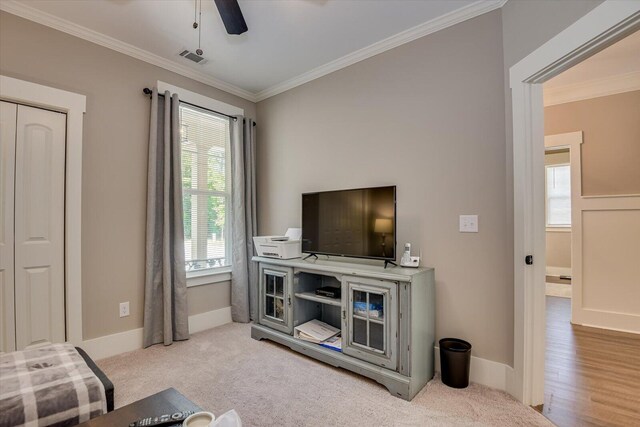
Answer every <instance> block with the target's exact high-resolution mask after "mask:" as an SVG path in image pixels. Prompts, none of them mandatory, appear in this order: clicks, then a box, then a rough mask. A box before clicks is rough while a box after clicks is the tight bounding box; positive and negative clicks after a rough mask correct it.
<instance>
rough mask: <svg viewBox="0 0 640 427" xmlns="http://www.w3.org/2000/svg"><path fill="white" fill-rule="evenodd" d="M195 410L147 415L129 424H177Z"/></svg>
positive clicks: (147, 426) (140, 426)
mask: <svg viewBox="0 0 640 427" xmlns="http://www.w3.org/2000/svg"><path fill="white" fill-rule="evenodd" d="M191 414H193V411H182V412H175V413H173V414H163V415H158V416H157V417H147V418H142V419H139V420H138V421H134V422H132V423H131V424H129V427H155V426H161V425H168V424H177V423H179V422H181V421H184V419H185V418H187V417H188V416H189V415H191Z"/></svg>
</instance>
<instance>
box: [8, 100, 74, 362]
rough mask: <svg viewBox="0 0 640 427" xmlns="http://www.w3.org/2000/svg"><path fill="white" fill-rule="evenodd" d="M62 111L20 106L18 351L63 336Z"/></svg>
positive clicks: (17, 220)
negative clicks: (56, 111)
mask: <svg viewBox="0 0 640 427" xmlns="http://www.w3.org/2000/svg"><path fill="white" fill-rule="evenodd" d="M65 132H66V115H65V114H61V113H55V112H52V111H47V110H41V109H38V108H31V107H25V106H22V105H20V106H18V117H17V130H16V163H15V165H16V171H15V306H16V309H15V310H16V346H17V348H18V350H20V349H23V348H25V347H28V346H30V345H35V344H40V343H43V342H63V341H65V338H66V337H65V335H66V334H65V330H66V327H65V289H64V189H65V140H66V137H65Z"/></svg>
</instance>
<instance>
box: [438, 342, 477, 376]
mask: <svg viewBox="0 0 640 427" xmlns="http://www.w3.org/2000/svg"><path fill="white" fill-rule="evenodd" d="M470 365H471V344H469V343H468V342H466V341H464V340H461V339H458V338H442V339H441V340H440V371H441V374H442V382H443V383H444V384H446V385H448V386H449V387H453V388H465V387H467V386H468V385H469V367H470Z"/></svg>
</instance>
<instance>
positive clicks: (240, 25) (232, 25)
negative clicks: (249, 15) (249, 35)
mask: <svg viewBox="0 0 640 427" xmlns="http://www.w3.org/2000/svg"><path fill="white" fill-rule="evenodd" d="M215 2H216V6H217V7H218V12H220V17H221V18H222V22H224V27H225V28H226V29H227V33H229V34H242V33H244V32H245V31H247V30H248V29H249V28H247V23H246V22H245V21H244V16H242V11H241V10H240V5H239V4H238V0H215Z"/></svg>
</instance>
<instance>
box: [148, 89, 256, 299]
mask: <svg viewBox="0 0 640 427" xmlns="http://www.w3.org/2000/svg"><path fill="white" fill-rule="evenodd" d="M156 87H157V88H158V92H159V93H163V92H164V91H167V90H168V91H169V92H171V93H177V94H178V97H179V99H180V100H181V101H185V102H188V103H190V104H194V105H196V106H200V107H202V108H207V109H210V110H214V111H219V112H221V113H224V114H228V115H230V116H244V109H242V108H240V107H236V106H235V105H231V104H227V103H225V102H222V101H218V100H216V99H213V98H209V97H208V96H205V95H201V94H199V93H196V92H192V91H190V90H187V89H183V88H181V87H178V86H173V85H171V84H169V83H165V82H163V81H160V80H158V81H157V82H156ZM228 155H230V153H229V154H228ZM231 270H232V267H231V265H228V266H224V267H216V268H206V269H202V270H196V271H190V272H188V273H187V287H188V288H190V287H194V286H202V285H209V284H214V283H220V282H228V281H229V280H231Z"/></svg>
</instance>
